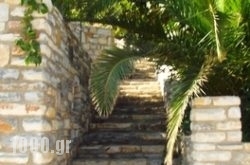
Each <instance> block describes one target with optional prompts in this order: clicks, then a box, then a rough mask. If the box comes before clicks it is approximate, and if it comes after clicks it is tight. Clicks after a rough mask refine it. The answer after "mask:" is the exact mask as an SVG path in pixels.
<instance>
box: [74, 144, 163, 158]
mask: <svg viewBox="0 0 250 165" xmlns="http://www.w3.org/2000/svg"><path fill="white" fill-rule="evenodd" d="M163 152H164V146H163V145H85V146H81V147H80V148H79V155H80V156H79V157H81V156H82V157H87V155H91V154H92V155H95V156H96V157H98V156H97V155H99V157H132V156H137V157H142V156H145V157H148V156H151V155H150V154H155V156H158V155H160V156H161V155H162V153H163ZM129 154H132V155H129ZM143 154H144V155H143ZM146 154H148V155H146Z"/></svg>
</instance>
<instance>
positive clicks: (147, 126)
mask: <svg viewBox="0 0 250 165" xmlns="http://www.w3.org/2000/svg"><path fill="white" fill-rule="evenodd" d="M165 127H166V125H165V120H162V121H161V120H158V121H154V122H152V121H150V122H138V123H135V122H133V123H132V122H131V123H129V122H127V123H111V122H104V123H102V122H99V123H92V124H90V129H92V130H106V131H108V130H112V131H114V130H123V131H128V130H134V131H163V130H164V128H165Z"/></svg>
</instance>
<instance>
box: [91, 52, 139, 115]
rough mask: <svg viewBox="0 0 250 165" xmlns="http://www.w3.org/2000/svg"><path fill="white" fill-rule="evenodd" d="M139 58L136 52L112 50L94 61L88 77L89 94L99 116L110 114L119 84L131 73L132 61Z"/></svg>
mask: <svg viewBox="0 0 250 165" xmlns="http://www.w3.org/2000/svg"><path fill="white" fill-rule="evenodd" d="M139 57H140V56H139V54H138V52H136V51H132V50H128V49H125V50H124V49H119V48H113V49H109V50H106V51H105V52H104V53H103V54H102V55H101V56H99V57H98V58H97V59H96V61H94V63H93V66H92V73H91V76H90V92H91V99H92V101H93V104H94V106H95V109H96V110H97V112H98V113H99V115H102V116H108V115H110V114H111V112H112V110H113V106H114V104H115V101H116V97H117V94H118V88H119V83H120V81H121V80H122V79H123V78H125V77H126V75H128V74H129V73H131V72H132V71H133V61H135V60H137V59H138V58H139Z"/></svg>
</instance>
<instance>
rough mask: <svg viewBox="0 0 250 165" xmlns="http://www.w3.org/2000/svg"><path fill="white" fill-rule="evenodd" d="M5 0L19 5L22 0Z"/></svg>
mask: <svg viewBox="0 0 250 165" xmlns="http://www.w3.org/2000/svg"><path fill="white" fill-rule="evenodd" d="M4 2H6V3H8V4H11V5H19V4H20V0H4Z"/></svg>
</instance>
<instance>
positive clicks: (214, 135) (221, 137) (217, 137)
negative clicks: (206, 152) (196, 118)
mask: <svg viewBox="0 0 250 165" xmlns="http://www.w3.org/2000/svg"><path fill="white" fill-rule="evenodd" d="M225 140H226V134H225V133H224V132H202V133H201V132H199V133H192V135H191V141H193V142H204V143H209V142H211V143H218V142H223V141H225Z"/></svg>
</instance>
